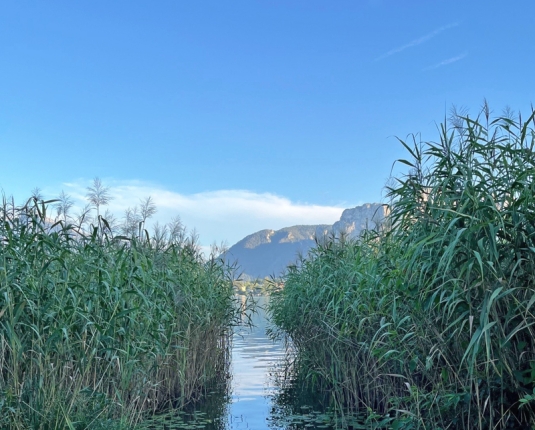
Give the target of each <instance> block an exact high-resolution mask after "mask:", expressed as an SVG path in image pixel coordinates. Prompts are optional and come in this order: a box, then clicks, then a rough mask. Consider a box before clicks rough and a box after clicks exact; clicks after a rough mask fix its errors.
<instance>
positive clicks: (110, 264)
mask: <svg viewBox="0 0 535 430" xmlns="http://www.w3.org/2000/svg"><path fill="white" fill-rule="evenodd" d="M12 206H13V205H8V204H7V203H6V202H5V201H4V204H3V206H2V207H0V222H1V224H0V369H1V372H0V428H12V429H26V428H35V429H46V428H71V429H74V428H76V429H78V428H80V429H82V428H97V427H98V424H99V423H103V424H102V428H111V427H112V424H111V422H110V421H107V420H108V419H112V418H113V419H115V418H117V419H118V420H115V421H114V422H115V423H117V425H124V426H125V427H130V426H131V425H132V424H133V423H134V422H136V421H138V420H139V418H140V417H141V416H142V414H143V413H145V412H146V411H156V410H160V409H161V408H163V407H165V406H166V405H170V404H174V405H179V406H180V405H184V404H185V403H187V402H190V401H192V400H195V399H197V398H199V396H200V394H201V392H202V388H203V387H204V386H205V385H206V384H207V383H209V381H211V380H213V379H214V378H216V377H217V376H218V374H222V373H224V374H225V375H226V372H227V367H226V366H227V364H228V359H229V357H228V336H229V334H230V331H229V329H228V327H229V324H231V322H232V321H234V320H235V319H236V317H237V316H236V311H235V310H234V309H236V308H235V307H234V304H233V301H234V299H233V290H232V282H231V280H230V279H229V277H228V276H227V272H226V269H225V268H224V266H223V265H222V264H221V263H219V262H218V261H217V260H215V259H210V260H208V261H205V260H204V259H203V258H202V257H201V255H200V254H199V252H198V251H197V247H196V245H195V244H192V243H190V242H189V241H187V240H184V241H176V240H175V241H170V242H167V244H163V243H159V245H158V247H155V246H153V245H152V243H151V241H150V240H147V241H141V240H137V239H126V238H124V237H117V238H115V239H109V238H107V237H106V235H102V234H100V233H98V232H97V229H94V230H92V231H91V232H89V233H84V232H81V231H80V230H78V232H77V233H76V234H73V232H72V227H71V226H70V225H67V224H66V223H64V222H63V223H60V224H57V225H55V226H50V225H49V224H47V223H46V222H44V220H46V205H45V204H42V203H40V202H37V201H33V202H32V201H30V202H29V203H28V204H27V205H25V206H24V207H20V208H15V207H14V206H13V207H12ZM164 245H165V246H164Z"/></svg>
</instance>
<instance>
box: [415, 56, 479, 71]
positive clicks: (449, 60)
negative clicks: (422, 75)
mask: <svg viewBox="0 0 535 430" xmlns="http://www.w3.org/2000/svg"><path fill="white" fill-rule="evenodd" d="M467 55H468V54H467V53H464V54H461V55H457V56H456V57H452V58H448V59H447V60H444V61H441V62H440V63H437V64H434V65H432V66H429V67H426V68H425V69H423V70H424V71H425V70H433V69H438V68H439V67H442V66H447V65H448V64H452V63H455V62H457V61H459V60H462V59H463V58H465V57H466V56H467Z"/></svg>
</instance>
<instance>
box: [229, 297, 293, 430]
mask: <svg viewBox="0 0 535 430" xmlns="http://www.w3.org/2000/svg"><path fill="white" fill-rule="evenodd" d="M257 301H258V303H257V307H256V311H255V312H254V313H252V314H250V315H248V316H244V317H245V318H247V317H250V319H251V322H252V324H253V326H252V327H250V328H249V327H243V326H242V327H240V328H239V329H238V330H236V332H235V333H234V336H233V342H232V359H231V360H232V361H231V363H232V364H231V369H232V375H233V377H232V382H231V387H232V388H231V403H230V405H229V416H228V427H227V428H228V429H229V430H230V429H232V430H234V429H259V430H261V429H267V428H269V427H268V422H269V418H270V415H271V410H272V402H273V394H274V392H275V390H276V387H275V385H274V382H275V381H274V378H273V377H272V372H273V370H274V368H275V366H276V365H277V364H278V363H279V362H280V361H281V360H282V359H283V358H284V356H285V348H284V345H283V344H282V342H273V341H272V340H271V339H269V337H268V335H267V333H266V329H267V327H268V321H267V318H266V313H265V310H264V306H265V305H266V304H267V298H265V297H258V298H257Z"/></svg>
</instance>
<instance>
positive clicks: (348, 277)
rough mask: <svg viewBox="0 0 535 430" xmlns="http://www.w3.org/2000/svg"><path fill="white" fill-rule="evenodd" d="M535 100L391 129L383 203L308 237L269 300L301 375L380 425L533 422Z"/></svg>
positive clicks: (458, 426) (438, 426)
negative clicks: (513, 112) (346, 232)
mask: <svg viewBox="0 0 535 430" xmlns="http://www.w3.org/2000/svg"><path fill="white" fill-rule="evenodd" d="M534 115H535V112H534V113H532V114H531V116H529V117H528V118H527V121H525V122H523V121H522V119H521V117H520V116H519V117H518V118H517V119H514V118H511V117H500V118H497V119H491V118H490V115H489V110H488V107H487V106H486V105H485V107H484V109H483V111H482V113H481V115H480V116H479V117H478V118H477V119H475V120H474V119H470V118H469V117H459V116H457V117H455V118H454V121H453V123H452V127H451V128H450V129H448V128H447V126H446V125H442V126H441V127H440V133H441V134H440V140H439V141H438V142H419V141H417V140H416V138H415V139H414V140H413V142H412V143H411V144H409V143H407V142H405V141H401V143H402V144H403V145H404V146H405V148H406V149H407V151H408V153H409V155H410V158H408V159H406V160H399V161H400V162H401V163H404V164H406V165H408V166H409V168H410V171H409V172H408V173H407V174H406V175H404V176H401V177H399V178H396V179H395V183H394V185H392V186H391V187H390V188H389V189H388V190H389V194H388V195H389V198H390V207H391V216H390V218H389V221H388V222H389V225H385V226H383V229H382V231H379V232H369V233H368V234H366V235H365V236H363V238H362V239H361V240H360V241H358V242H349V241H345V240H344V239H343V238H342V239H341V240H332V241H330V242H327V243H323V244H321V243H320V244H319V245H318V247H317V248H316V249H315V250H314V251H312V252H311V253H310V254H309V256H308V257H307V258H306V259H304V260H303V261H301V263H300V264H299V265H298V266H295V267H291V268H289V270H288V273H287V275H286V277H285V287H284V289H282V290H280V291H275V292H274V293H273V295H272V300H271V306H270V311H271V314H272V317H273V320H274V322H275V323H276V324H277V325H278V327H279V330H280V331H281V332H282V333H286V334H287V335H289V336H290V337H291V339H292V341H293V343H294V344H295V346H296V347H297V350H298V353H299V359H300V362H301V363H304V369H305V372H306V373H307V378H308V380H309V381H310V383H311V385H312V386H315V387H316V388H319V389H325V390H331V391H332V401H333V403H334V404H335V405H337V406H338V407H340V408H345V410H348V409H349V410H356V411H361V412H362V411H366V412H367V413H368V415H369V417H370V419H372V420H375V422H379V421H381V422H382V425H381V426H380V427H379V428H395V429H402V428H404V429H405V428H406V429H409V428H410V429H414V428H421V429H446V428H448V429H473V428H478V429H505V428H515V429H522V428H525V429H529V428H532V427H531V426H532V425H533V423H534V422H535V408H534V402H533V400H534V398H535V394H534V393H535V340H534V339H535V332H534V325H535V315H534V306H533V305H534V303H535V181H534V180H535V152H534V146H535V132H534V127H533V124H534Z"/></svg>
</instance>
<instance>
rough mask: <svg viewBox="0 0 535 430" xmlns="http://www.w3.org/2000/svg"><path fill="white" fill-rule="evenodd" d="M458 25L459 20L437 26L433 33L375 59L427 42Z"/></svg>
mask: <svg viewBox="0 0 535 430" xmlns="http://www.w3.org/2000/svg"><path fill="white" fill-rule="evenodd" d="M458 25H459V23H458V22H454V23H451V24H448V25H445V26H443V27H440V28H437V29H436V30H434V31H432V32H431V33H429V34H426V35H425V36H422V37H420V38H418V39H414V40H413V41H411V42H409V43H407V44H406V45H403V46H400V47H399V48H395V49H392V50H390V51H388V52H387V53H385V54H383V55H381V56H379V57H377V58H376V59H375V61H379V60H382V59H384V58H386V57H390V56H391V55H393V54H397V53H398V52H401V51H404V50H405V49H408V48H412V47H413V46H418V45H421V44H422V43H425V42H427V41H428V40H430V39H432V38H433V37H435V36H436V35H438V34H440V33H442V32H443V31H444V30H448V29H450V28H453V27H457V26H458Z"/></svg>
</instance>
